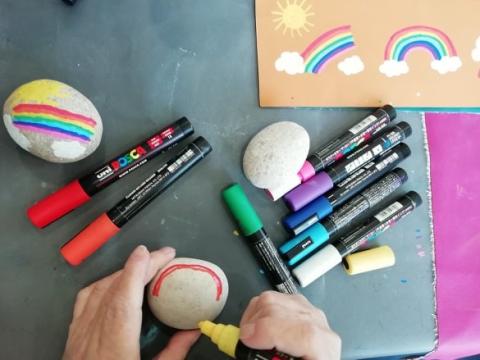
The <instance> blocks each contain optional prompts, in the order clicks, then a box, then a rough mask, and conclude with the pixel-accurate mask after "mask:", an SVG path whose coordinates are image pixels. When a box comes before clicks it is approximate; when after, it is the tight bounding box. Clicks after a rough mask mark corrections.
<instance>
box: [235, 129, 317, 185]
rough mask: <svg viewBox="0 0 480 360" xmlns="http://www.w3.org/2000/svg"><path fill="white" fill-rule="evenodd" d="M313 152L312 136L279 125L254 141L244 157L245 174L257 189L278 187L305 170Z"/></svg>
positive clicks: (261, 132) (264, 132)
mask: <svg viewBox="0 0 480 360" xmlns="http://www.w3.org/2000/svg"><path fill="white" fill-rule="evenodd" d="M309 149H310V137H309V136H308V133H307V131H306V130H305V129H304V128H303V127H301V126H300V125H298V124H296V123H294V122H290V121H281V122H277V123H275V124H272V125H269V126H267V127H266V128H264V129H263V130H261V131H260V132H259V133H258V134H256V135H255V136H254V137H253V138H252V140H251V141H250V143H249V144H248V146H247V149H246V150H245V154H244V156H243V171H244V173H245V176H246V177H247V178H248V180H250V182H251V183H252V184H253V185H254V186H256V187H258V188H261V189H270V188H276V187H278V186H281V185H282V184H283V183H285V182H286V181H288V180H290V179H291V178H292V176H293V175H294V174H296V173H297V172H298V171H299V170H300V169H301V167H302V165H303V163H304V162H305V159H306V158H307V155H308V151H309Z"/></svg>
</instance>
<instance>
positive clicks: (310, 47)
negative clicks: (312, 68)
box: [302, 25, 351, 60]
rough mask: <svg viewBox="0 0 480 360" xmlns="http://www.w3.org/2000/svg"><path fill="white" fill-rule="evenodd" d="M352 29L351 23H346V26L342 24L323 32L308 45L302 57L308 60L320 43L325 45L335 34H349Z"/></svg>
mask: <svg viewBox="0 0 480 360" xmlns="http://www.w3.org/2000/svg"><path fill="white" fill-rule="evenodd" d="M350 31H351V26H350V25H344V26H340V27H337V28H334V29H331V30H329V31H327V32H325V33H323V34H322V35H320V36H319V37H318V38H316V39H315V40H314V41H313V42H312V43H311V44H310V45H308V46H307V48H306V49H305V50H303V52H302V57H303V58H304V59H305V60H307V58H308V57H309V56H310V55H311V53H312V52H313V51H314V50H315V49H317V48H318V47H319V46H320V45H323V44H324V43H326V42H327V41H328V40H330V39H331V38H333V37H334V36H337V35H338V34H347V33H349V32H350Z"/></svg>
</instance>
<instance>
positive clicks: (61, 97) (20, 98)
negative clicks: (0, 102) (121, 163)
mask: <svg viewBox="0 0 480 360" xmlns="http://www.w3.org/2000/svg"><path fill="white" fill-rule="evenodd" d="M3 120H4V123H5V127H6V128H7V131H8V133H9V134H10V136H11V137H12V139H13V140H14V141H15V142H16V143H17V144H18V145H19V146H20V147H22V148H23V149H25V150H27V151H28V152H30V153H31V154H33V155H35V156H38V157H39V158H41V159H44V160H47V161H51V162H55V163H70V162H74V161H78V160H81V159H83V158H85V157H87V156H88V155H90V154H91V153H93V152H94V151H95V150H96V149H97V147H98V145H99V144H100V141H101V139H102V133H103V123H102V119H101V117H100V114H99V113H98V111H97V109H96V108H95V106H94V105H93V104H92V102H91V101H90V100H89V99H87V98H86V97H85V96H84V95H82V94H81V93H80V92H78V91H77V90H75V89H74V88H72V87H71V86H69V85H67V84H64V83H61V82H59V81H55V80H35V81H32V82H29V83H26V84H24V85H22V86H20V87H19V88H17V89H16V90H15V91H14V92H13V93H12V94H11V95H10V96H9V97H8V99H7V101H6V102H5V105H4V107H3Z"/></svg>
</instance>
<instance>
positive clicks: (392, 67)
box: [379, 60, 410, 77]
mask: <svg viewBox="0 0 480 360" xmlns="http://www.w3.org/2000/svg"><path fill="white" fill-rule="evenodd" d="M379 70H380V72H381V73H382V74H384V75H386V76H388V77H394V76H400V75H405V74H407V73H408V72H409V71H410V68H409V67H408V64H407V62H406V61H397V60H385V61H384V63H383V64H382V65H380V68H379Z"/></svg>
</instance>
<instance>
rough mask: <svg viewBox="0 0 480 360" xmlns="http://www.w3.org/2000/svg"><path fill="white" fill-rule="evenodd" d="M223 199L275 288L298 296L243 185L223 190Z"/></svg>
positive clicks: (234, 185) (235, 185) (290, 277)
mask: <svg viewBox="0 0 480 360" xmlns="http://www.w3.org/2000/svg"><path fill="white" fill-rule="evenodd" d="M222 196H223V200H224V201H225V203H226V204H227V206H228V208H229V209H230V211H231V213H232V215H233V217H234V218H235V220H237V222H238V225H240V229H241V230H242V234H243V235H244V236H245V238H246V239H247V240H248V241H249V243H250V246H251V248H252V250H253V253H254V255H255V257H256V258H257V260H258V262H259V263H260V264H261V265H262V268H263V269H264V271H265V273H266V274H267V276H268V279H269V280H270V282H271V283H272V284H273V286H275V288H276V289H277V290H278V291H280V292H282V293H285V294H297V293H298V290H297V287H296V286H295V283H294V282H293V278H292V275H291V274H290V271H289V270H288V268H287V267H286V265H285V264H284V262H283V261H282V259H281V258H280V254H279V253H278V251H277V249H276V247H275V246H274V245H273V243H272V240H270V237H269V236H268V234H267V233H266V231H265V229H264V228H263V224H262V220H260V218H259V217H258V215H257V212H256V211H255V209H254V208H253V206H252V204H251V203H250V201H249V200H248V198H247V196H246V195H245V192H244V191H243V189H242V188H241V187H240V185H238V184H233V185H231V186H229V187H228V188H226V189H225V190H223V193H222Z"/></svg>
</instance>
